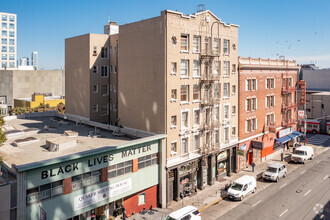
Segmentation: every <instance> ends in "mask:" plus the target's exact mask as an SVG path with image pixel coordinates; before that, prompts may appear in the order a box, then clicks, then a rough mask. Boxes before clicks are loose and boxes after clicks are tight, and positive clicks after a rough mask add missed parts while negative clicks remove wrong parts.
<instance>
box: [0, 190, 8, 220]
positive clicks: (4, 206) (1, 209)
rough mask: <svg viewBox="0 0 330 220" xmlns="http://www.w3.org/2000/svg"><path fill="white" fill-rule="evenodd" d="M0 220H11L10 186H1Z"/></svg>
mask: <svg viewBox="0 0 330 220" xmlns="http://www.w3.org/2000/svg"><path fill="white" fill-rule="evenodd" d="M0 195H1V198H2V199H0V219H10V198H11V195H10V184H6V185H1V186H0Z"/></svg>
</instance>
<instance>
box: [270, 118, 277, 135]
mask: <svg viewBox="0 0 330 220" xmlns="http://www.w3.org/2000/svg"><path fill="white" fill-rule="evenodd" d="M269 132H271V133H276V122H275V121H270V122H269Z"/></svg>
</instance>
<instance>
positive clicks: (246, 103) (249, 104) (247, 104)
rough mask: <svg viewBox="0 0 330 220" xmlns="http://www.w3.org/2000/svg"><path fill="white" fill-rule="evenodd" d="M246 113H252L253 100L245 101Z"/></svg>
mask: <svg viewBox="0 0 330 220" xmlns="http://www.w3.org/2000/svg"><path fill="white" fill-rule="evenodd" d="M245 106H246V107H245V111H247V112H249V111H251V99H246V101H245Z"/></svg>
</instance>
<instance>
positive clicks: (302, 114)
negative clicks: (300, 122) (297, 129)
mask: <svg viewBox="0 0 330 220" xmlns="http://www.w3.org/2000/svg"><path fill="white" fill-rule="evenodd" d="M304 116H305V111H304V110H298V118H299V119H304Z"/></svg>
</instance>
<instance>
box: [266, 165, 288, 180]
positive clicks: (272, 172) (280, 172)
mask: <svg viewBox="0 0 330 220" xmlns="http://www.w3.org/2000/svg"><path fill="white" fill-rule="evenodd" d="M286 173H287V169H286V166H285V165H284V164H282V163H273V164H270V165H268V167H267V170H266V171H265V172H263V173H262V178H264V179H266V180H271V181H276V182H278V181H279V180H280V179H281V178H282V177H286Z"/></svg>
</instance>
